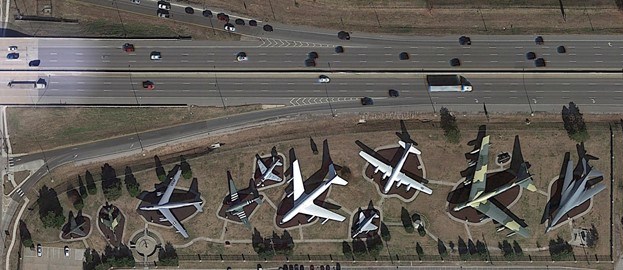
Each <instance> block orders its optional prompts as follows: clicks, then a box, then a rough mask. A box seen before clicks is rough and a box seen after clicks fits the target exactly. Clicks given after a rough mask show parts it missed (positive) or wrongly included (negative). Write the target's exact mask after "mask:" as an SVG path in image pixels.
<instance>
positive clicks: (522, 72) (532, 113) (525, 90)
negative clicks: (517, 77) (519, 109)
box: [521, 68, 536, 116]
mask: <svg viewBox="0 0 623 270" xmlns="http://www.w3.org/2000/svg"><path fill="white" fill-rule="evenodd" d="M521 80H522V82H523V91H524V93H526V99H527V100H528V106H530V116H534V111H533V110H532V103H530V97H529V96H528V89H527V88H526V69H523V68H522V69H521ZM535 100H536V99H535ZM534 103H536V102H534Z"/></svg>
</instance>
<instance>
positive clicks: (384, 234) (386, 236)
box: [381, 221, 392, 242]
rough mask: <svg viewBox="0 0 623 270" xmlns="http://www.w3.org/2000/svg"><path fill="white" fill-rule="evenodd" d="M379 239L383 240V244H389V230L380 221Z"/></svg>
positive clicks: (390, 237)
mask: <svg viewBox="0 0 623 270" xmlns="http://www.w3.org/2000/svg"><path fill="white" fill-rule="evenodd" d="M381 238H383V241H385V242H389V240H392V235H391V234H390V233H389V228H387V225H385V223H384V222H382V221H381Z"/></svg>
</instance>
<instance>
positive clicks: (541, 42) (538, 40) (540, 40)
mask: <svg viewBox="0 0 623 270" xmlns="http://www.w3.org/2000/svg"><path fill="white" fill-rule="evenodd" d="M534 43H536V45H543V44H544V43H545V42H544V41H543V37H542V36H537V37H536V38H535V39H534Z"/></svg>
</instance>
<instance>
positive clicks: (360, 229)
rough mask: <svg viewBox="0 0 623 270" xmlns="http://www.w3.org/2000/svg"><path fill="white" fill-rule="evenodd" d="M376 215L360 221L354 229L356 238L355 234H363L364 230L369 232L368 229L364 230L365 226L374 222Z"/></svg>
mask: <svg viewBox="0 0 623 270" xmlns="http://www.w3.org/2000/svg"><path fill="white" fill-rule="evenodd" d="M374 217H375V216H372V217H370V218H366V220H364V221H362V222H361V223H359V224H358V225H357V227H356V228H355V229H354V230H353V232H354V233H353V238H355V236H357V235H359V234H362V233H364V232H368V231H364V230H363V228H365V227H366V226H368V224H370V223H372V219H373V218H374Z"/></svg>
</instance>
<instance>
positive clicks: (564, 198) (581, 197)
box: [541, 143, 606, 233]
mask: <svg viewBox="0 0 623 270" xmlns="http://www.w3.org/2000/svg"><path fill="white" fill-rule="evenodd" d="M576 148H577V151H578V158H579V159H580V162H578V164H577V166H576V167H575V169H573V161H572V160H570V158H569V156H570V154H569V152H567V153H565V159H564V161H565V162H563V167H562V169H561V174H560V175H561V176H563V175H564V182H563V183H562V186H561V188H559V189H558V192H559V194H558V196H552V198H551V199H550V200H549V202H547V205H546V206H545V211H544V212H543V217H542V218H541V224H543V223H545V220H549V222H548V223H547V228H546V229H545V232H546V233H547V232H549V231H551V230H552V228H553V227H554V226H555V225H556V224H557V223H558V222H559V221H560V219H561V218H563V217H564V216H565V215H567V214H568V213H569V212H570V211H571V210H572V209H573V208H575V207H576V206H579V205H581V204H583V203H584V202H586V201H588V200H590V199H591V198H593V196H595V195H596V194H597V193H599V192H601V191H602V190H604V189H606V185H605V184H604V183H599V182H601V181H602V180H603V179H604V175H603V173H602V172H600V171H597V170H594V169H593V166H590V165H589V164H588V161H589V160H596V159H598V158H596V157H594V156H592V155H589V154H586V150H585V149H584V143H581V144H578V145H576ZM559 181H560V180H559ZM552 209H554V211H552Z"/></svg>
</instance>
